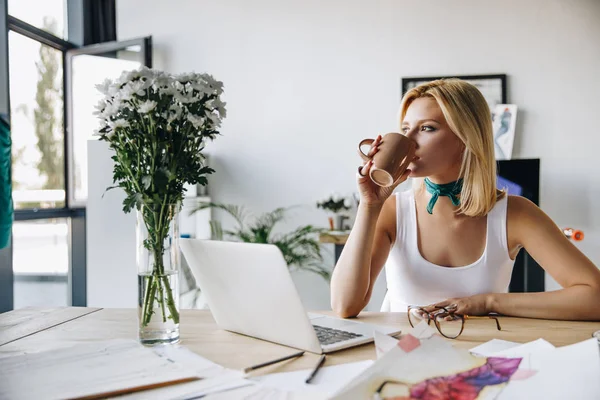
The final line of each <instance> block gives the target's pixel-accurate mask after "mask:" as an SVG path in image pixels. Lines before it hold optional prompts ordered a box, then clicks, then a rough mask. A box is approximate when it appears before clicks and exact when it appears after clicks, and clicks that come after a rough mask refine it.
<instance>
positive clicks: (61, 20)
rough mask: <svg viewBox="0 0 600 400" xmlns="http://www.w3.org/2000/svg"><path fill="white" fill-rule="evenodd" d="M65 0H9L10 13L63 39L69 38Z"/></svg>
mask: <svg viewBox="0 0 600 400" xmlns="http://www.w3.org/2000/svg"><path fill="white" fill-rule="evenodd" d="M66 11H67V7H66V5H65V0H8V15H11V16H13V17H15V18H18V19H20V20H21V21H23V22H27V23H28V24H30V25H33V26H35V27H36V28H39V29H42V30H44V31H46V32H48V33H51V34H53V35H54V36H56V37H59V38H61V39H65V38H67V34H66V31H67V29H66V28H67V26H66V21H67V18H66V16H65V15H66Z"/></svg>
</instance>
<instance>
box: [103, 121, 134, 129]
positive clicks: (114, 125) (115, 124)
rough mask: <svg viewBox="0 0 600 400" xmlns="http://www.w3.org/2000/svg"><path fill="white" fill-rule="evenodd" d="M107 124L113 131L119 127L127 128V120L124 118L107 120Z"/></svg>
mask: <svg viewBox="0 0 600 400" xmlns="http://www.w3.org/2000/svg"><path fill="white" fill-rule="evenodd" d="M108 126H109V127H110V129H112V130H113V131H114V130H116V129H119V128H128V127H129V122H127V121H126V120H124V119H116V120H114V121H108Z"/></svg>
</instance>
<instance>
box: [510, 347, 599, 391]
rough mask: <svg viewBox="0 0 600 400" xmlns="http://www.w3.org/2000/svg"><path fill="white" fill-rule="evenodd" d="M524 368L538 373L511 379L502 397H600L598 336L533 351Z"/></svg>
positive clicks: (528, 355)
mask: <svg viewBox="0 0 600 400" xmlns="http://www.w3.org/2000/svg"><path fill="white" fill-rule="evenodd" d="M539 348H540V346H539V345H538V349H539ZM509 351H510V350H509ZM521 367H524V368H529V369H532V370H535V371H537V372H536V374H535V375H533V376H530V377H529V378H527V379H524V380H518V381H511V382H510V383H509V385H508V386H507V387H506V389H505V390H504V391H503V392H502V393H501V394H500V396H499V399H506V400H513V399H514V400H520V399H524V400H525V399H533V398H535V399H549V400H551V399H600V379H599V377H600V351H599V350H598V343H597V341H596V339H589V340H586V341H583V342H580V343H576V344H573V345H570V346H564V347H559V348H556V349H554V350H547V351H538V352H535V353H531V352H530V353H528V354H527V359H524V360H523V364H522V365H521Z"/></svg>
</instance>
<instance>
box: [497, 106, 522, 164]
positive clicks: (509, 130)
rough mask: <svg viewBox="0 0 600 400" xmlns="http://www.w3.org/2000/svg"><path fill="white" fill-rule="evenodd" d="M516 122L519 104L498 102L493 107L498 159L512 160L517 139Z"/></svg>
mask: <svg viewBox="0 0 600 400" xmlns="http://www.w3.org/2000/svg"><path fill="white" fill-rule="evenodd" d="M516 123H517V106H516V105H515V104H498V105H496V107H494V108H493V111H492V128H493V132H494V150H495V154H496V160H510V158H511V156H512V151H513V144H514V141H515V126H516Z"/></svg>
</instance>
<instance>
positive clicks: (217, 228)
mask: <svg viewBox="0 0 600 400" xmlns="http://www.w3.org/2000/svg"><path fill="white" fill-rule="evenodd" d="M206 208H214V209H219V210H223V211H224V212H225V213H226V214H228V215H229V216H231V217H232V218H233V219H234V220H235V221H236V227H235V228H233V229H228V230H224V229H223V227H222V224H221V223H220V221H217V220H212V221H210V228H211V236H212V238H213V239H215V240H225V239H227V240H234V241H241V242H247V243H270V244H274V245H275V246H277V247H278V248H279V250H281V253H282V254H283V258H284V259H285V261H286V263H287V264H288V267H290V268H297V269H300V270H304V271H308V272H312V273H315V274H317V275H319V276H321V277H322V278H323V279H325V280H327V281H329V279H330V277H331V272H330V271H329V270H328V269H327V268H325V267H324V266H323V255H322V254H321V245H320V244H319V234H320V233H321V232H323V229H321V228H317V227H314V226H312V225H304V226H300V227H298V228H296V229H294V230H293V231H291V232H288V233H280V234H276V233H274V228H275V226H276V225H277V224H278V223H279V222H281V221H283V220H284V219H285V215H286V212H288V210H289V209H290V208H277V209H275V210H273V211H271V212H267V213H263V214H260V215H258V216H253V215H252V214H251V213H250V212H248V211H247V210H246V209H245V208H243V207H240V206H237V205H233V204H219V203H202V204H200V205H199V206H198V207H197V208H196V209H194V210H193V211H192V212H191V213H192V214H193V213H194V212H197V211H200V210H204V209H206Z"/></svg>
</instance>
